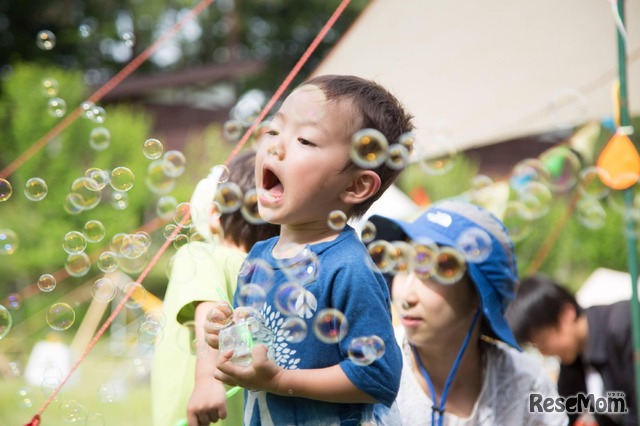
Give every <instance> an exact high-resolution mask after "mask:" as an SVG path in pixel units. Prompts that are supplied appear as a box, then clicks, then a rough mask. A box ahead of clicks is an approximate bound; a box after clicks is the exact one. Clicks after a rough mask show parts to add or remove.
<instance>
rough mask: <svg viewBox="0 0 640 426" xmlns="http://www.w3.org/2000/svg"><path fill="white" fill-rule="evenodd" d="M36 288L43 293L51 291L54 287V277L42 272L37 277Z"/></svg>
mask: <svg viewBox="0 0 640 426" xmlns="http://www.w3.org/2000/svg"><path fill="white" fill-rule="evenodd" d="M38 288H39V289H40V291H42V292H44V293H49V292H52V291H53V290H54V289H55V288H56V279H55V277H54V276H53V275H51V274H42V275H41V276H40V278H38Z"/></svg>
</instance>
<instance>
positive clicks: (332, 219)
mask: <svg viewBox="0 0 640 426" xmlns="http://www.w3.org/2000/svg"><path fill="white" fill-rule="evenodd" d="M327 224H328V225H329V228H331V229H333V230H334V231H341V230H342V229H344V227H345V226H346V225H347V215H346V214H345V213H344V212H343V211H340V210H333V211H331V212H329V216H328V217H327Z"/></svg>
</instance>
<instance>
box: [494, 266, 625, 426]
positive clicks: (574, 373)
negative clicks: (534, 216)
mask: <svg viewBox="0 0 640 426" xmlns="http://www.w3.org/2000/svg"><path fill="white" fill-rule="evenodd" d="M630 307H631V305H630V303H629V301H628V300H627V301H622V302H617V303H614V304H612V305H604V306H593V307H590V308H587V309H582V308H581V307H580V306H579V305H578V303H577V301H576V299H575V298H574V297H573V295H572V294H571V293H569V292H568V291H567V290H566V289H565V288H564V287H562V286H560V285H559V284H558V283H556V282H554V281H552V280H551V279H549V278H547V277H545V276H543V275H537V276H532V277H529V278H527V279H525V280H523V281H522V286H521V288H520V291H519V293H518V295H517V297H516V299H515V301H514V302H513V303H512V304H511V306H510V307H509V310H508V312H507V319H508V321H509V324H510V325H511V327H512V329H513V331H514V334H515V336H516V338H517V339H518V341H520V342H523V343H524V342H528V343H530V344H531V345H533V346H534V347H536V348H537V349H538V350H539V351H540V352H541V353H542V354H543V355H547V356H556V357H558V358H559V359H560V362H561V365H560V376H559V378H558V393H559V394H560V395H561V396H563V397H570V396H575V395H578V394H580V393H582V394H587V395H590V394H592V395H594V396H595V398H599V397H606V396H607V392H623V393H624V394H625V400H626V406H627V408H628V409H629V412H628V413H627V414H615V413H610V414H596V415H595V418H596V420H597V422H598V424H599V425H635V424H637V414H636V413H637V409H636V406H635V385H634V370H633V355H632V354H633V344H632V339H631V312H630ZM593 409H594V407H591V408H589V409H587V411H589V410H593ZM579 414H580V413H575V414H574V415H571V416H570V417H571V421H572V423H573V422H575V421H576V420H577V418H578V417H579Z"/></svg>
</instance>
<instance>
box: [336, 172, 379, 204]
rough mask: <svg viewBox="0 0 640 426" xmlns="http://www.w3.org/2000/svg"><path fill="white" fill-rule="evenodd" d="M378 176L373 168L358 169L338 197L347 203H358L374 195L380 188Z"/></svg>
mask: <svg viewBox="0 0 640 426" xmlns="http://www.w3.org/2000/svg"><path fill="white" fill-rule="evenodd" d="M380 185H381V181H380V176H378V174H377V173H376V172H374V171H373V170H358V171H357V174H356V175H355V177H354V179H353V180H352V181H351V183H350V184H349V186H347V187H346V188H345V189H344V191H342V194H340V199H341V200H342V201H343V202H344V203H346V204H349V205H352V206H353V205H356V204H360V203H362V202H364V201H366V200H367V199H369V198H371V197H372V196H374V195H375V194H376V193H377V192H378V191H379V190H380Z"/></svg>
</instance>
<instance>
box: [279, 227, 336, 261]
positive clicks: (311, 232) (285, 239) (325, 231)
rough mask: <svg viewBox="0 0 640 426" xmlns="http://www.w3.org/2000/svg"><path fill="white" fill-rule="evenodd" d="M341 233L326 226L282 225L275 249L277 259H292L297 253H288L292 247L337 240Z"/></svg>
mask: <svg viewBox="0 0 640 426" xmlns="http://www.w3.org/2000/svg"><path fill="white" fill-rule="evenodd" d="M340 232H341V231H336V230H333V229H331V228H329V227H327V226H326V225H318V226H308V225H305V226H297V225H281V226H280V238H279V239H278V242H277V243H276V246H275V247H274V249H273V252H274V253H273V254H274V256H276V257H283V258H285V257H290V256H291V255H293V254H295V253H293V254H292V253H288V251H289V250H287V249H288V248H290V247H291V246H292V245H295V246H298V245H307V244H318V243H323V242H326V241H333V240H335V239H336V238H337V237H338V235H340Z"/></svg>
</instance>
